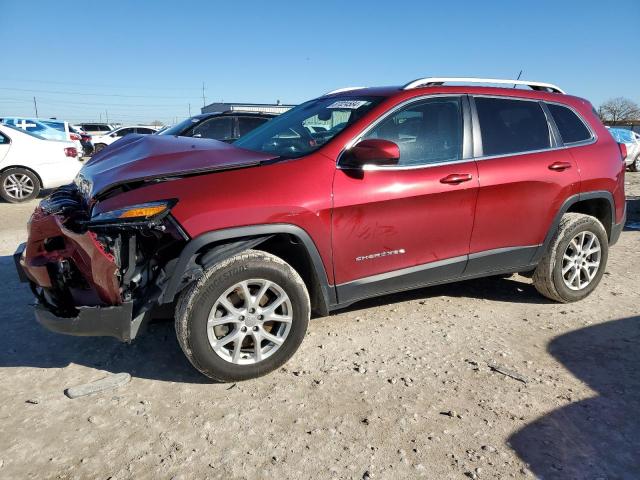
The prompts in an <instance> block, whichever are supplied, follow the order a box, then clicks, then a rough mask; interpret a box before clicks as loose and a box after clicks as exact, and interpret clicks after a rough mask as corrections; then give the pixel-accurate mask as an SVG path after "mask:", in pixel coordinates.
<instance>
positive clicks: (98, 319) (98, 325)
mask: <svg viewBox="0 0 640 480" xmlns="http://www.w3.org/2000/svg"><path fill="white" fill-rule="evenodd" d="M25 249H26V244H25V243H23V244H21V245H20V246H19V247H18V249H17V250H16V252H15V253H14V254H13V260H14V263H15V266H16V270H17V272H18V277H19V278H20V281H21V282H26V283H30V282H32V281H31V280H30V279H29V277H27V275H26V274H25V271H24V269H23V266H22V263H23V262H24V257H23V253H24V251H25ZM76 308H77V310H78V315H77V316H73V317H66V316H65V317H63V316H58V315H56V314H55V313H54V312H53V311H52V310H51V309H50V307H49V306H47V305H46V304H43V303H38V304H37V305H36V306H35V315H36V320H37V321H38V323H40V325H42V326H43V327H45V328H47V329H49V330H51V331H53V332H57V333H63V334H65V335H76V336H95V337H114V338H117V339H118V340H120V341H122V342H130V341H131V340H133V339H134V338H135V337H136V335H137V333H138V330H139V329H140V326H141V324H142V320H143V315H140V316H138V317H137V318H133V302H124V303H122V304H120V305H115V306H95V307H76Z"/></svg>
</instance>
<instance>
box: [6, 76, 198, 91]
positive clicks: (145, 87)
mask: <svg viewBox="0 0 640 480" xmlns="http://www.w3.org/2000/svg"><path fill="white" fill-rule="evenodd" d="M4 80H5V81H10V82H27V83H44V84H52V85H78V86H81V87H95V88H133V89H140V90H171V91H184V90H192V91H194V92H195V91H197V92H199V91H200V88H199V87H191V88H183V87H153V86H147V85H145V86H134V85H104V84H98V83H80V82H56V81H54V80H28V79H24V78H4Z"/></svg>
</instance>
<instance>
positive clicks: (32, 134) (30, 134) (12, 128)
mask: <svg viewBox="0 0 640 480" xmlns="http://www.w3.org/2000/svg"><path fill="white" fill-rule="evenodd" d="M2 125H3V126H4V127H6V128H10V129H11V130H15V131H16V132H20V133H23V134H24V135H29V136H30V137H34V138H37V139H38V140H46V138H44V137H41V136H40V135H38V134H36V133H33V132H30V131H28V130H23V129H21V128H18V127H14V126H13V125H9V124H8V123H3V124H2Z"/></svg>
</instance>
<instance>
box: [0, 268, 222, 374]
mask: <svg viewBox="0 0 640 480" xmlns="http://www.w3.org/2000/svg"><path fill="white" fill-rule="evenodd" d="M0 281H1V282H2V285H3V295H2V296H0V328H1V329H2V332H3V334H2V335H0V367H35V368H62V367H66V366H67V365H69V364H71V363H76V364H79V365H85V366H87V367H91V368H95V369H99V370H106V371H108V372H112V373H117V372H128V373H130V374H131V375H132V376H135V377H139V378H147V379H153V380H162V381H170V382H183V383H209V382H210V381H209V380H208V379H207V378H206V377H204V376H203V375H201V374H200V373H199V372H197V371H196V370H195V369H194V368H193V367H192V366H191V364H190V363H189V361H188V360H187V359H186V357H185V356H184V354H183V353H182V350H181V349H180V346H179V345H178V341H177V340H176V335H175V332H174V329H173V322H170V321H164V322H162V321H158V322H153V323H151V324H150V325H149V326H148V328H147V331H146V332H144V334H143V335H141V336H140V337H138V338H137V339H136V340H135V341H134V342H133V343H132V344H130V345H127V344H124V343H121V342H119V341H118V340H116V339H113V338H109V337H73V336H67V335H61V334H57V333H53V332H49V331H48V330H46V329H45V328H44V327H42V326H40V325H39V324H38V323H37V322H36V320H35V317H34V315H33V308H32V307H31V305H32V304H33V302H34V298H33V295H32V293H31V291H30V289H29V287H28V286H27V285H26V284H24V283H20V282H19V280H18V275H17V273H16V271H15V266H14V263H13V258H12V257H11V256H1V257H0Z"/></svg>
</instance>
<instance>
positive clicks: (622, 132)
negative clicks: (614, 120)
mask: <svg viewBox="0 0 640 480" xmlns="http://www.w3.org/2000/svg"><path fill="white" fill-rule="evenodd" d="M609 132H611V135H613V138H615V139H616V142H618V143H624V145H625V147H626V148H627V156H626V158H625V163H626V165H627V167H628V168H629V170H631V171H632V172H638V171H640V135H638V134H637V133H636V132H633V131H631V130H627V129H625V128H609Z"/></svg>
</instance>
